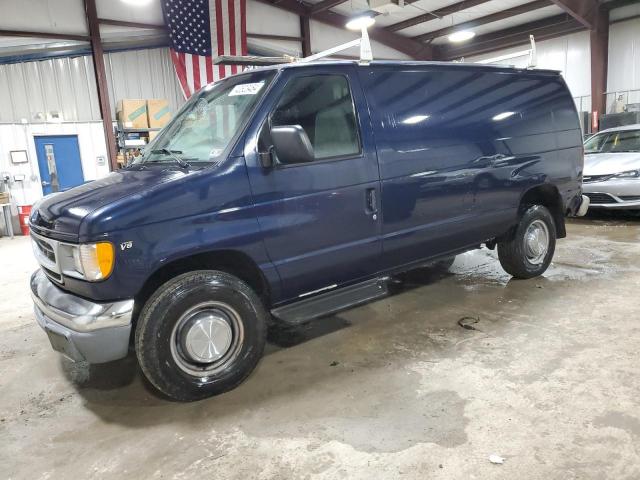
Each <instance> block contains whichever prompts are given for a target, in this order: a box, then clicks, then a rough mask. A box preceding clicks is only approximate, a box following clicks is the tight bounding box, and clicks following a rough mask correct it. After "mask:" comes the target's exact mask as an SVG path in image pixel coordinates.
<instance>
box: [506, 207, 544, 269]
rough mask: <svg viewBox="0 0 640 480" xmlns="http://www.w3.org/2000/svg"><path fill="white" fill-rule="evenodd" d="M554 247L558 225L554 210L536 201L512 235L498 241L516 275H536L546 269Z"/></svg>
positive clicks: (508, 264)
mask: <svg viewBox="0 0 640 480" xmlns="http://www.w3.org/2000/svg"><path fill="white" fill-rule="evenodd" d="M555 248H556V226H555V223H554V221H553V217H552V216H551V213H550V212H549V210H548V209H547V208H546V207H544V206H542V205H533V206H531V207H529V208H528V209H527V210H526V211H525V212H524V214H523V215H522V217H521V218H520V223H519V224H518V227H517V228H516V231H515V233H514V235H513V238H512V239H511V240H509V241H506V242H500V243H498V258H499V259H500V264H501V265H502V268H504V270H505V271H506V272H507V273H509V274H510V275H512V276H514V277H515V278H521V279H527V278H533V277H537V276H538V275H542V274H543V273H544V272H545V271H546V270H547V268H548V267H549V264H550V263H551V259H552V258H553V253H554V252H555Z"/></svg>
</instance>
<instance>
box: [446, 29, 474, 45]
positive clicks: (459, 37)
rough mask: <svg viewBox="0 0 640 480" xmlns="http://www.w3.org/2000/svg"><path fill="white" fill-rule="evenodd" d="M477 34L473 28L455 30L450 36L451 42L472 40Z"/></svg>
mask: <svg viewBox="0 0 640 480" xmlns="http://www.w3.org/2000/svg"><path fill="white" fill-rule="evenodd" d="M475 36H476V32H472V31H471V30H459V31H457V32H453V33H452V34H451V35H449V37H448V38H449V41H450V42H453V43H459V42H465V41H467V40H471V39H472V38H473V37H475Z"/></svg>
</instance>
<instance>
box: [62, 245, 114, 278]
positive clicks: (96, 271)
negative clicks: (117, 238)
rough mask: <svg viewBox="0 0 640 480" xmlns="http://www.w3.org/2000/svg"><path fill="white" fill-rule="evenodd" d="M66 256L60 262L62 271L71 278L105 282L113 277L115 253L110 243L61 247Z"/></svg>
mask: <svg viewBox="0 0 640 480" xmlns="http://www.w3.org/2000/svg"><path fill="white" fill-rule="evenodd" d="M61 247H63V248H64V250H65V252H64V255H62V256H61V258H60V260H61V263H62V267H63V268H62V271H63V273H64V274H65V275H69V276H70V277H76V278H81V279H83V280H88V281H89V282H97V281H99V280H104V279H106V278H108V277H109V275H111V272H112V271H113V265H114V262H115V251H114V248H113V245H112V244H111V243H110V242H97V243H87V244H83V245H68V244H67V245H64V246H63V245H61Z"/></svg>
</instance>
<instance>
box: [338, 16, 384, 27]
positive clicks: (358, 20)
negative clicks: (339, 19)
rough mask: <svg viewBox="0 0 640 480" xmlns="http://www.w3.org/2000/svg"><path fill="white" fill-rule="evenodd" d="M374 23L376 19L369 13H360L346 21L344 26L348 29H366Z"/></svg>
mask: <svg viewBox="0 0 640 480" xmlns="http://www.w3.org/2000/svg"><path fill="white" fill-rule="evenodd" d="M374 23H376V19H375V18H373V17H372V16H370V15H361V16H359V17H355V18H352V19H351V20H349V21H348V22H347V24H346V25H345V27H347V28H348V29H349V30H362V29H367V28H369V27H370V26H372V25H373V24H374Z"/></svg>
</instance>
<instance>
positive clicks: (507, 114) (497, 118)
mask: <svg viewBox="0 0 640 480" xmlns="http://www.w3.org/2000/svg"><path fill="white" fill-rule="evenodd" d="M515 114H516V112H502V113H499V114H497V115H496V116H495V117H493V118H492V120H493V121H494V122H499V121H500V120H504V119H505V118H509V117H511V116H513V115H515Z"/></svg>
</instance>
